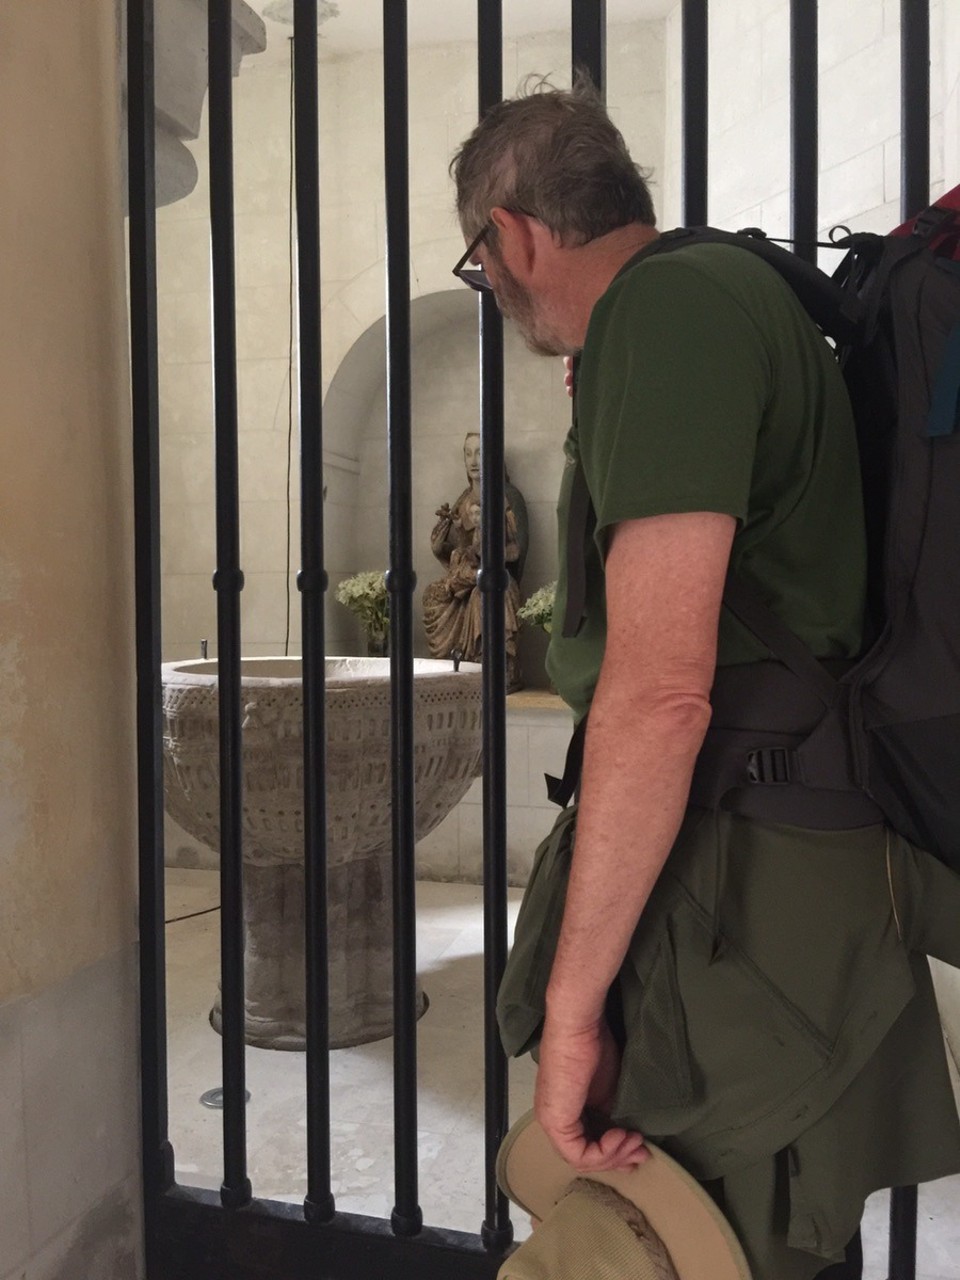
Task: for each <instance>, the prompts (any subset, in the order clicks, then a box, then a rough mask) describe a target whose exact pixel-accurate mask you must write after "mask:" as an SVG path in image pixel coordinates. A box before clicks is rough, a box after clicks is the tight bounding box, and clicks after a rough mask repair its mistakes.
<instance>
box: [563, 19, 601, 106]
mask: <svg viewBox="0 0 960 1280" xmlns="http://www.w3.org/2000/svg"><path fill="white" fill-rule="evenodd" d="M570 9H571V13H570V18H571V51H572V57H571V62H572V64H573V71H574V74H576V73H577V71H581V70H582V71H585V72H586V73H587V74H588V75H589V77H590V79H591V80H592V81H593V83H594V84H595V85H596V87H597V89H598V91H599V92H600V94H601V95H603V93H604V92H605V90H606V79H607V76H606V72H607V3H606V0H572V4H571V6H570Z"/></svg>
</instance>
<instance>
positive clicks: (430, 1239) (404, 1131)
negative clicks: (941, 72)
mask: <svg viewBox="0 0 960 1280" xmlns="http://www.w3.org/2000/svg"><path fill="white" fill-rule="evenodd" d="M464 3H466V0H464ZM681 3H682V30H683V82H682V83H683V220H684V222H685V223H686V224H687V225H698V224H703V223H705V222H706V221H707V72H708V43H707V9H708V5H707V0H681ZM293 8H294V35H293V50H294V94H295V106H294V115H295V136H296V151H295V175H296V210H297V225H298V275H299V313H298V321H299V342H300V352H301V358H300V361H299V368H300V385H299V402H300V424H301V476H302V480H301V503H302V529H301V570H300V573H299V575H298V586H299V589H300V592H301V595H302V619H303V634H302V646H303V647H302V653H303V692H304V742H305V753H304V763H305V769H304V776H305V779H306V782H305V797H304V813H305V840H304V857H305V868H306V890H305V893H306V920H307V925H306V928H307V937H306V956H307V961H306V964H307V974H306V980H307V986H306V990H307V1007H308V1022H307V1051H306V1061H307V1084H306V1099H305V1103H306V1114H307V1170H308V1190H307V1194H306V1197H305V1200H304V1203H303V1205H302V1206H290V1205H286V1204H281V1203H277V1202H272V1201H261V1200H257V1199H255V1198H254V1196H253V1188H252V1187H251V1183H250V1179H249V1177H248V1174H247V1156H246V1130H245V1105H244V1083H245V1082H244V1038H243V1017H244V1009H243V1003H244V1002H243V995H244V993H243V920H242V903H241V890H242V883H241V880H242V873H241V856H240V855H241V801H242V797H241V785H242V780H241V736H242V735H241V698H240V652H241V632H240V600H241V592H242V589H243V573H242V569H241V566H240V551H239V546H240V544H239V498H238V446H237V377H236V330H235V296H234V292H235V285H234V259H233V176H232V172H233V136H232V67H231V50H230V23H231V0H208V12H209V56H210V64H209V66H210V112H209V116H210V166H211V183H210V187H211V203H210V213H211V231H212V254H213V299H214V306H213V319H214V368H215V437H216V505H217V563H216V573H215V575H214V589H215V591H216V593H217V612H218V658H219V664H220V665H219V684H220V734H221V744H220V777H221V803H220V828H221V846H222V854H221V891H222V898H221V904H222V925H221V955H222V1006H223V1046H222V1054H223V1090H224V1111H223V1180H222V1185H221V1189H220V1193H219V1195H217V1194H215V1193H212V1192H207V1191H203V1190H199V1189H196V1188H191V1187H187V1186H179V1185H177V1184H176V1182H175V1178H174V1165H173V1151H172V1148H171V1145H170V1142H169V1138H168V1125H167V1068H166V1030H165V1012H166V1009H165V986H164V964H165V957H164V932H163V809H162V806H163V786H162V771H163V765H162V734H161V711H160V626H159V623H160V608H159V595H160V555H159V476H158V471H159V461H158V460H159V447H158V441H159V408H158V402H159V398H158V359H157V290H156V220H155V183H154V108H153V102H154V71H153V52H154V12H153V10H154V0H127V9H128V64H129V65H128V109H129V140H130V141H129V145H130V157H129V159H130V165H129V175H130V296H131V342H132V348H131V349H132V377H133V409H134V465H135V486H136V567H137V646H138V741H139V806H140V868H141V871H140V875H141V909H140V928H141V1001H142V1063H143V1066H142V1073H143V1086H142V1098H143V1149H144V1165H143V1168H144V1190H145V1212H146V1229H147V1260H148V1275H149V1276H150V1277H151V1280H174V1278H176V1280H193V1278H196V1280H254V1278H255V1277H262V1278H263V1280H267V1277H270V1280H300V1278H301V1277H302V1278H303V1280H307V1278H308V1277H311V1278H313V1280H319V1278H320V1277H323V1278H328V1280H347V1278H348V1277H349V1280H365V1278H369V1280H390V1277H394V1276H396V1277H400V1276H404V1277H407V1276H416V1277H417V1280H433V1278H436V1280H442V1278H445V1277H450V1276H453V1275H457V1276H458V1277H460V1280H473V1278H474V1277H476V1280H481V1278H484V1280H485V1278H487V1277H493V1276H494V1275H495V1274H496V1271H497V1269H498V1266H499V1263H500V1261H501V1260H502V1257H503V1254H504V1251H505V1250H506V1249H507V1248H508V1247H509V1245H510V1243H511V1241H512V1227H511V1223H510V1217H509V1212H508V1207H507V1204H506V1202H505V1200H504V1198H503V1196H502V1195H501V1194H500V1193H499V1191H498V1190H497V1187H496V1181H495V1178H494V1176H493V1162H494V1156H495V1153H496V1150H497V1147H498V1145H499V1142H500V1139H501V1137H502V1136H503V1134H504V1132H505V1130H506V1127H507V1122H508V1117H507V1070H506V1063H505V1061H504V1058H503V1054H502V1052H501V1050H500V1046H499V1041H498V1037H497V1032H496V1023H495V1017H494V998H495V992H496V989H497V985H498V982H499V979H500V975H501V973H502V970H503V965H504V962H505V958H506V949H507V923H506V920H507V918H506V883H507V878H506V767H505V755H506V753H505V732H506V728H505V726H506V715H505V692H506V679H505V667H504V654H503V635H504V625H503V624H504V592H505V590H506V587H507V583H508V578H507V569H506V565H505V560H504V546H503V539H502V532H498V531H502V530H503V527H504V491H503V486H502V483H490V484H485V485H484V487H483V508H484V509H483V514H482V522H481V523H482V530H483V551H482V565H483V568H482V571H481V575H480V588H481V591H482V593H483V601H484V611H483V628H484V631H483V651H484V654H485V655H486V661H485V662H484V667H483V695H484V750H483V773H484V787H483V834H484V986H485V1010H484V1020H485V1044H486V1050H485V1073H486V1075H485V1079H486V1086H485V1157H486V1164H485V1168H486V1175H485V1178H486V1182H485V1185H486V1205H485V1216H484V1220H483V1222H482V1224H478V1227H479V1230H478V1232H477V1234H466V1233H462V1232H454V1231H449V1230H442V1229H438V1228H433V1227H429V1226H424V1225H423V1220H422V1213H421V1210H420V1207H419V1203H418V1168H417V1165H418V1162H417V1085H416V1078H417V1077H416V1071H417V1038H416V946H415V935H414V927H415V920H414V818H413V799H414V794H413V788H414V779H413V607H412V604H413V590H414V586H415V578H414V572H413V559H412V547H411V490H412V477H411V330H410V294H409V214H408V210H409V199H408V197H409V191H408V115H407V56H408V50H407V5H406V0H384V3H383V23H384V51H383V67H384V100H385V142H386V146H385V160H384V163H385V179H386V198H387V206H386V208H387V267H386V274H387V361H388V380H387V386H388V408H387V416H388V436H389V471H390V567H389V572H388V591H389V596H390V609H391V636H392V651H391V684H392V708H393V709H392V735H393V737H392V742H393V747H392V754H393V762H394V763H393V777H392V798H393V867H394V877H393V893H394V973H395V979H394V981H395V989H394V1003H395V1028H396V1034H395V1036H394V1046H395V1054H394V1124H395V1200H394V1206H395V1207H394V1210H393V1213H392V1215H391V1219H390V1221H389V1222H388V1221H385V1220H381V1219H375V1218H368V1217H362V1216H358V1215H349V1214H342V1213H339V1212H337V1210H336V1206H335V1204H334V1199H333V1195H332V1192H331V1168H330V1074H329V1057H328V1049H327V1036H328V1007H327V942H326V918H327V903H326V879H325V866H326V861H325V859H326V848H325V790H324V778H325V770H324V742H325V725H324V624H323V616H324V594H325V591H326V587H327V577H326V572H325V569H324V545H323V543H324V539H323V507H322V441H323V415H322V407H321V387H322V382H321V371H320V234H319V225H320V217H319V214H320V179H321V175H320V173H319V165H318V141H319V139H318V83H317V77H318V70H317V68H318V58H317V52H318V34H317V33H318V15H317V8H318V5H317V0H294V4H293ZM928 8H929V6H928V3H927V0H901V48H902V76H901V101H902V174H903V181H902V197H901V203H902V209H903V214H904V217H906V216H909V215H910V214H912V213H914V212H916V211H917V210H918V209H920V208H922V207H923V206H924V205H925V204H926V203H927V200H928V192H929V158H928V152H929V12H928ZM790 15H791V28H790V30H791V108H792V110H791V144H790V145H791V160H792V165H791V188H792V205H791V210H792V217H791V234H792V236H793V238H794V239H795V240H796V241H797V242H798V252H801V253H804V254H805V255H807V256H809V255H812V253H813V252H814V249H813V242H814V241H815V240H816V238H817V236H816V233H817V175H818V150H817V136H818V135H817V3H816V0H791V4H790ZM605 19H606V6H605V3H604V0H573V4H572V13H571V29H572V62H573V64H574V65H575V66H581V67H584V68H586V70H587V71H588V72H589V73H590V75H591V76H592V77H593V79H594V80H595V82H596V83H597V85H598V86H599V87H600V88H601V89H602V87H603V82H604V71H605V47H606V30H605V26H606V22H605ZM477 20H478V86H479V92H478V106H479V111H480V113H481V114H482V113H484V112H485V111H486V110H487V109H488V108H489V107H490V106H491V105H493V104H494V103H496V102H497V101H498V100H499V99H500V97H501V95H502V82H503V68H502V17H501V4H500V0H478V4H477ZM479 331H480V342H481V379H480V382H481V386H480V421H481V437H482V455H483V456H482V467H483V473H484V475H486V476H489V477H501V476H503V473H504V466H503V463H504V440H503V333H502V323H501V318H500V315H499V312H498V310H497V308H496V305H495V303H494V301H493V298H492V297H491V296H490V295H489V294H484V295H482V297H481V298H480V300H479ZM916 1215H917V1200H916V1189H915V1188H906V1189H901V1190H899V1191H896V1192H894V1193H893V1196H892V1208H891V1256H890V1275H891V1280H914V1275H915V1264H914V1255H915V1243H916Z"/></svg>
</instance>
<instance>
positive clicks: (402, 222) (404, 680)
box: [383, 0, 423, 1236]
mask: <svg viewBox="0 0 960 1280" xmlns="http://www.w3.org/2000/svg"><path fill="white" fill-rule="evenodd" d="M383 77H384V95H383V100H384V176H385V181H386V227H387V438H388V444H389V454H390V462H389V465H390V569H389V571H388V573H387V590H388V592H389V597H390V684H391V721H392V726H391V728H392V736H391V757H392V769H391V772H392V779H391V784H392V795H393V814H392V827H393V1030H394V1035H393V1051H394V1059H393V1098H394V1172H395V1178H396V1202H395V1205H394V1209H393V1213H392V1215H391V1224H392V1226H393V1230H394V1232H395V1233H396V1234H397V1235H401V1236H411V1235H416V1234H417V1232H418V1231H419V1230H420V1229H421V1227H422V1226H423V1212H422V1210H421V1209H420V1205H419V1203H418V1201H419V1176H418V1170H417V934H416V905H417V885H416V879H415V865H414V857H415V848H416V831H415V822H414V801H415V797H414V756H413V753H414V732H413V719H414V716H413V589H414V587H415V586H416V575H415V574H414V571H413V536H412V521H411V508H412V499H413V480H412V471H413V465H412V464H413V450H412V423H411V360H410V345H411V340H410V164H409V106H408V94H407V4H406V0H383Z"/></svg>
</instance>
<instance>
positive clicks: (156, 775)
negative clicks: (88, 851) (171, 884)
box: [126, 0, 174, 1265]
mask: <svg viewBox="0 0 960 1280" xmlns="http://www.w3.org/2000/svg"><path fill="white" fill-rule="evenodd" d="M126 22H127V130H128V132H127V143H128V165H127V170H128V174H129V187H128V190H129V209H130V362H131V363H130V376H131V391H132V410H133V485H134V492H133V501H134V558H135V594H136V637H137V811H138V821H139V857H140V1044H141V1066H140V1078H141V1127H142V1134H143V1183H144V1204H145V1215H146V1234H147V1240H148V1242H149V1241H151V1240H152V1239H153V1237H154V1235H155V1223H154V1215H155V1211H156V1205H157V1201H158V1199H159V1197H160V1195H161V1194H162V1193H163V1192H164V1191H165V1190H167V1188H168V1187H170V1186H172V1185H173V1181H174V1173H173V1148H172V1146H171V1145H170V1140H169V1136H168V1132H167V1129H168V1122H169V1116H168V1109H167V1105H168V1104H167V1017H166V983H165V976H164V964H165V945H164V925H163V920H164V902H163V874H164V873H163V722H162V712H161V690H160V661H161V646H160V481H159V475H160V462H159V454H160V444H159V437H160V430H159V420H160V410H159V392H158V356H157V234H156V232H157V225H156V136H155V132H154V130H155V111H154V11H153V0H128V4H127V12H126ZM149 1264H150V1263H149V1259H148V1265H149Z"/></svg>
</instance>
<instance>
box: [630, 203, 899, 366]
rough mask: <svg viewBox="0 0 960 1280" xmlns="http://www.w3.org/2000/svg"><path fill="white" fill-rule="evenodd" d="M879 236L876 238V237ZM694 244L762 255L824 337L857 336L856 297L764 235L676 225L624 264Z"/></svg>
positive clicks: (860, 315)
mask: <svg viewBox="0 0 960 1280" xmlns="http://www.w3.org/2000/svg"><path fill="white" fill-rule="evenodd" d="M878 238H880V237H878ZM694 244H725V245H732V246H733V247H734V248H737V249H743V250H745V251H746V252H747V253H752V254H753V255H754V257H757V258H762V259H763V261H764V262H766V263H768V264H769V265H770V266H771V267H773V269H774V270H775V271H777V272H778V273H779V274H780V275H781V276H783V278H784V280H786V282H787V284H788V285H789V286H790V288H791V289H792V290H793V292H794V293H795V294H796V295H797V298H798V300H799V302H800V304H801V306H802V307H803V308H804V310H805V311H806V312H807V313H808V315H809V316H810V317H811V319H812V320H813V321H814V322H815V323H816V324H817V326H818V327H819V328H820V329H821V331H822V332H823V333H824V334H826V336H827V337H828V338H832V339H833V340H834V342H837V343H838V344H840V345H841V346H846V345H848V344H849V343H852V342H856V341H857V340H858V338H859V336H860V333H861V329H862V325H863V321H864V314H865V308H864V305H863V303H862V302H861V301H860V299H859V298H857V297H856V295H855V294H854V293H852V292H851V291H849V290H847V289H844V288H842V287H841V285H840V284H838V283H837V282H836V281H834V280H832V279H831V278H830V276H828V275H826V274H825V273H824V272H823V271H821V270H820V268H819V267H817V266H814V264H813V263H811V262H807V261H805V260H804V259H803V258H798V257H797V255H796V254H795V253H791V252H790V251H789V250H787V249H782V248H781V247H780V245H778V244H774V243H773V241H772V240H768V239H767V238H766V236H764V235H761V234H748V233H747V232H745V231H720V230H718V229H717V228H716V227H678V228H677V229H676V230H674V231H665V232H663V234H662V235H661V236H660V237H659V238H658V239H656V240H654V241H652V242H651V243H650V244H649V245H647V246H646V247H645V248H643V249H641V250H640V252H639V253H638V254H636V256H635V257H634V258H632V259H631V260H630V262H629V263H628V264H627V267H628V268H629V267H630V266H633V265H634V264H636V263H637V262H639V261H642V260H643V259H644V258H648V257H654V256H656V255H657V254H661V253H672V252H673V251H674V250H676V249H682V248H684V247H685V246H687V245H694Z"/></svg>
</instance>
